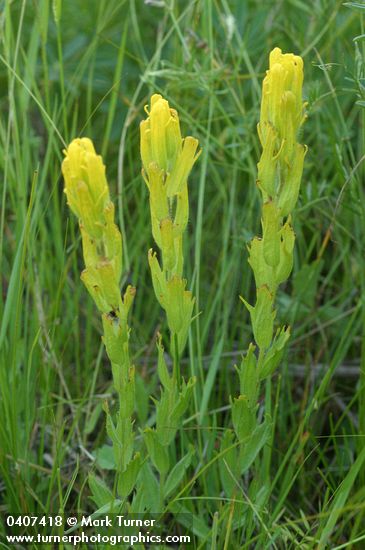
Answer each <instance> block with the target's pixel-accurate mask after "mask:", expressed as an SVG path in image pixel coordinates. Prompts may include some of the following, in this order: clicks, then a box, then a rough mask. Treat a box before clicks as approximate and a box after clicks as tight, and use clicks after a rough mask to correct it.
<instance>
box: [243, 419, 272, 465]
mask: <svg viewBox="0 0 365 550" xmlns="http://www.w3.org/2000/svg"><path fill="white" fill-rule="evenodd" d="M271 430H272V423H271V422H269V421H268V420H265V422H263V423H262V424H260V425H259V426H257V428H256V429H255V430H254V432H253V433H252V435H251V437H250V439H249V440H248V441H247V443H244V444H243V445H242V446H241V449H240V468H241V475H243V474H244V473H245V472H246V471H247V470H248V469H249V467H250V466H251V464H252V463H253V461H254V460H255V458H256V457H257V455H258V453H259V452H260V451H261V449H262V447H263V446H264V445H265V444H266V443H267V442H268V441H269V439H270V436H271Z"/></svg>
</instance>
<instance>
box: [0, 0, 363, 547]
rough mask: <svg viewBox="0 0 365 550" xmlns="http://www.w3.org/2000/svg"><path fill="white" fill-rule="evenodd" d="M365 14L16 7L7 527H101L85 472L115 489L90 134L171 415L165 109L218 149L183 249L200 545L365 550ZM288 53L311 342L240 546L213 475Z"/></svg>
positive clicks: (10, 112) (4, 428)
mask: <svg viewBox="0 0 365 550" xmlns="http://www.w3.org/2000/svg"><path fill="white" fill-rule="evenodd" d="M360 4H361V2H360ZM364 13H365V12H364V11H363V10H362V9H361V7H358V8H356V6H352V7H351V6H348V5H347V6H345V5H344V4H343V3H342V2H338V1H335V0H311V1H309V2H302V1H300V0H281V1H279V2H276V1H265V2H261V1H259V0H247V1H246V0H244V1H240V0H211V1H210V0H196V1H189V2H184V1H178V0H175V1H172V0H171V1H167V0H166V2H164V1H157V0H156V1H152V0H151V1H150V2H142V0H130V1H123V0H108V1H106V0H90V1H88V2H82V1H80V0H77V1H76V0H75V1H74V2H63V3H62V2H61V1H60V0H58V1H54V2H53V3H51V2H49V1H47V0H43V1H42V0H38V1H36V0H34V1H29V2H27V1H25V0H24V1H20V0H18V1H13V2H10V1H6V2H3V3H2V8H1V12H0V32H1V57H0V112H1V119H0V168H1V172H2V177H1V195H0V196H1V212H0V216H1V220H0V223H1V226H0V261H1V266H0V273H1V290H2V292H1V293H0V319H1V327H0V347H1V351H0V353H1V355H0V361H1V365H0V511H1V512H7V511H12V512H22V513H27V512H39V513H41V512H45V513H47V512H53V513H56V512H58V511H59V510H62V509H65V510H88V509H90V506H91V508H92V505H91V502H90V500H89V498H88V497H89V490H88V488H87V485H86V478H87V473H88V472H89V471H90V469H96V471H97V472H98V473H99V475H101V476H103V475H104V476H106V477H107V472H106V471H105V469H103V468H101V467H100V466H105V461H107V453H106V456H104V455H102V456H100V453H99V455H98V460H97V461H96V462H95V460H94V457H93V454H92V453H93V452H94V451H95V449H96V448H100V447H102V446H103V445H104V444H105V443H107V441H106V434H105V429H104V416H103V412H102V403H103V400H104V399H105V398H108V399H109V400H112V399H113V394H112V391H111V373H110V370H109V365H108V361H107V359H106V356H105V353H104V351H103V349H102V345H101V340H100V334H101V323H100V320H99V316H98V314H97V312H96V310H95V307H94V306H93V304H92V302H91V299H90V298H89V296H88V295H87V293H86V291H85V289H84V288H83V286H82V284H81V282H80V281H79V274H80V271H81V269H82V259H81V246H80V245H81V243H80V239H79V235H78V228H77V224H76V223H75V220H74V219H73V217H71V216H70V215H69V211H68V209H67V207H66V201H65V196H64V194H63V192H62V187H63V182H62V178H61V174H60V163H61V160H62V149H63V148H64V146H65V144H67V143H68V142H69V141H70V140H71V139H72V138H74V137H76V136H88V137H90V138H92V139H93V140H94V143H95V145H96V148H97V150H98V151H99V152H102V154H103V156H104V161H105V163H106V166H107V175H108V179H109V183H110V187H111V190H112V196H113V199H114V200H115V201H116V203H117V206H118V213H117V217H118V221H119V225H120V227H121V230H122V233H123V238H124V265H125V276H124V283H128V282H131V283H133V284H135V285H136V286H137V297H136V300H135V305H134V309H133V312H132V316H131V321H130V324H131V327H132V335H131V349H132V353H133V360H134V362H135V364H136V367H137V370H138V372H139V373H140V381H139V387H140V394H141V402H140V403H139V407H138V413H139V420H140V421H141V423H142V424H143V422H144V421H145V420H146V418H147V417H148V416H149V414H150V412H151V411H152V409H153V407H152V403H151V402H150V401H149V400H148V394H149V390H151V391H153V390H154V385H155V382H156V380H155V376H154V373H155V362H156V350H155V344H154V340H155V335H156V331H157V330H161V331H162V332H163V331H164V330H165V328H166V326H165V321H164V315H163V312H162V311H161V309H160V308H159V305H158V304H157V302H156V300H155V297H154V293H153V290H152V285H151V280H150V275H149V270H148V265H147V250H148V249H149V248H150V247H151V246H152V245H153V242H152V237H151V232H150V221H149V209H148V206H147V204H148V194H147V189H146V187H145V184H144V182H143V180H142V178H141V175H140V170H141V162H140V158H139V122H140V120H141V119H142V118H143V116H144V111H143V107H144V105H145V104H146V103H147V102H148V98H149V96H150V94H151V93H153V92H160V93H163V95H164V96H165V97H166V98H167V99H168V100H169V101H170V103H171V105H172V106H173V107H175V108H176V109H178V111H179V114H180V118H181V121H182V131H183V134H184V135H186V134H189V135H193V136H196V137H198V138H199V140H200V143H201V146H202V148H203V153H202V156H201V157H200V160H199V162H198V163H197V165H196V167H195V168H194V170H193V174H192V176H191V178H190V187H189V188H190V205H191V214H190V223H189V231H188V232H189V236H188V238H187V239H186V243H185V244H186V264H185V265H186V267H185V269H186V275H187V278H188V280H189V282H190V285H191V288H192V290H193V292H194V294H195V296H196V297H197V311H199V312H201V314H200V316H199V317H198V318H197V320H196V321H195V322H194V323H193V327H192V330H191V335H190V338H189V345H188V351H187V353H186V356H185V358H184V360H183V369H185V372H186V375H188V374H190V373H194V374H196V375H197V376H198V386H197V390H196V394H195V399H194V405H193V407H192V408H191V410H190V412H189V421H187V422H186V425H185V428H186V434H187V441H190V442H192V443H193V444H194V445H195V446H196V449H197V455H196V457H195V462H194V473H196V474H197V475H198V481H197V483H196V484H195V487H194V488H192V487H191V486H186V490H185V493H184V495H183V496H184V498H185V500H184V505H185V506H186V508H187V509H188V510H190V511H192V512H193V513H194V514H196V515H197V516H199V517H200V518H201V522H202V525H201V526H200V527H199V528H196V529H195V531H196V533H195V534H196V536H197V539H198V542H197V547H202V548H205V547H207V548H223V547H225V548H235V547H242V548H256V547H257V548H266V547H267V548H269V547H270V548H271V547H277V548H297V547H300V548H317V545H318V541H320V540H321V541H322V543H323V544H325V543H327V544H328V545H329V547H330V548H344V547H348V548H363V547H364V544H365V542H364V541H365V529H364V524H365V515H364V497H365V487H364V481H365V454H364V453H365V450H364V449H365V445H364V443H365V439H364V433H365V393H364V381H365V376H364V374H363V376H362V377H361V368H364V361H365V348H364V343H365V333H364V326H365V322H364V321H365V309H364V303H363V296H364V291H365V265H364V263H365V261H364V257H365V256H364V245H363V243H364V242H365V234H364V233H365V212H364V208H365V207H364V205H365V201H364V189H363V181H364V175H365V169H364V163H363V159H364V157H363V155H364V143H365V140H364V106H365V92H364V59H365V56H364V46H363V44H364V40H362V39H361V37H360V38H358V39H357V40H356V41H354V40H353V38H355V37H359V36H360V35H361V34H363V33H364V28H363V23H364V22H363V16H362V14H364ZM274 46H280V47H281V48H282V49H283V51H293V52H295V53H298V54H300V55H302V56H303V58H304V62H305V87H304V94H305V98H306V100H307V101H308V107H307V110H308V121H307V123H306V124H305V125H304V127H303V130H302V136H301V140H302V141H303V142H304V143H306V144H307V145H308V147H309V152H308V155H307V157H306V165H305V171H304V177H303V184H302V191H301V196H300V200H299V203H298V206H297V209H296V212H295V219H294V226H295V230H296V234H297V244H296V256H295V266H294V271H293V274H292V277H291V280H290V282H289V283H288V284H287V285H286V286H285V287H283V288H282V289H281V290H280V292H279V294H278V318H279V320H281V322H283V323H287V322H289V323H290V324H291V326H292V339H291V342H290V349H289V352H288V354H287V358H286V361H285V362H284V364H283V365H282V366H281V368H280V369H279V374H278V375H276V376H275V378H274V380H273V381H272V384H271V385H268V387H267V388H266V393H267V396H268V395H271V404H272V407H271V408H272V410H271V413H272V414H273V416H274V419H275V435H274V439H273V441H272V445H271V447H270V449H269V451H268V452H266V453H265V455H264V459H263V462H262V469H263V470H264V471H265V478H266V479H267V484H266V485H265V487H262V486H261V487H260V486H256V487H255V485H254V484H252V483H251V484H250V490H249V491H247V487H248V482H249V480H248V479H245V480H239V483H238V485H237V493H236V498H237V499H239V500H241V501H244V502H246V503H247V502H253V503H255V506H253V508H252V509H251V508H250V510H251V516H250V517H249V518H248V519H247V522H246V527H245V528H244V527H241V528H239V529H236V530H234V529H233V528H232V525H231V523H230V510H231V509H232V507H230V506H231V503H230V502H229V500H228V501H225V500H223V499H222V498H221V497H222V494H221V493H220V489H219V482H218V473H217V468H216V464H215V463H213V464H212V465H211V467H208V469H207V470H206V471H205V472H203V473H201V474H199V472H200V471H201V470H202V467H203V466H204V465H206V464H207V463H209V461H210V460H211V459H213V458H214V456H215V453H216V449H217V445H218V441H219V439H220V434H221V429H222V428H223V427H225V426H228V425H229V424H230V414H229V411H228V409H229V396H230V395H235V394H236V393H237V375H236V374H235V372H234V369H233V365H234V363H235V362H237V361H239V360H240V356H241V353H243V352H244V351H245V350H246V349H247V346H248V344H249V342H250V340H251V338H252V336H251V329H250V324H249V319H248V315H247V312H246V311H245V308H244V307H243V304H241V303H240V301H239V294H242V295H244V296H246V297H250V298H251V299H252V296H253V291H254V285H253V280H252V276H251V273H250V270H249V267H248V264H247V253H246V243H247V242H248V241H249V239H250V238H251V237H252V236H253V235H255V234H256V233H257V232H258V231H259V200H258V199H259V197H258V191H257V189H256V186H255V175H256V163H257V161H258V158H259V154H260V149H259V144H258V137H257V133H256V123H257V121H258V116H259V104H260V87H261V81H262V78H263V76H264V73H265V69H266V67H267V64H268V53H269V51H270V50H271V49H272V48H273V47H274ZM165 332H166V331H165ZM262 399H264V395H263V396H262ZM227 411H228V412H227ZM104 454H105V447H104ZM103 460H104V461H103ZM263 489H264V490H265V491H267V495H268V497H267V499H266V500H265V499H264V500H265V502H264V504H263V505H262V506H261V508H260V491H261V492H262V490H263ZM261 500H262V499H261ZM215 513H216V515H214V514H215ZM212 518H214V521H213V519H212ZM212 521H213V534H212V530H211V526H212ZM247 525H249V526H248V527H247ZM250 526H251V527H252V528H251V527H250ZM255 526H256V527H255ZM257 526H258V527H257ZM2 529H3V527H2ZM199 529H200V531H199ZM215 529H216V531H217V532H215ZM245 529H246V530H245ZM198 531H199V532H198ZM243 532H244V534H245V537H244V538H245V542H242V533H243ZM326 541H327V542H326ZM322 543H321V544H322ZM214 544H216V546H214ZM241 544H242V546H241ZM224 545H226V546H224Z"/></svg>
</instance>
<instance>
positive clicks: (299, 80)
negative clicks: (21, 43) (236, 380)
mask: <svg viewBox="0 0 365 550" xmlns="http://www.w3.org/2000/svg"><path fill="white" fill-rule="evenodd" d="M302 86H303V60H302V58H301V57H299V56H297V55H294V54H292V53H288V54H283V53H282V51H281V50H280V49H279V48H275V49H274V50H273V51H272V52H271V54H270V62H269V69H268V70H267V72H266V76H265V78H264V81H263V85H262V101H261V112H260V121H259V123H258V127H257V129H258V135H259V139H260V142H261V146H262V153H261V157H260V160H259V162H258V165H257V171H258V174H257V185H258V187H259V189H260V191H261V198H262V209H261V225H262V235H261V237H254V238H253V239H252V241H251V242H250V244H249V246H248V252H249V258H248V262H249V264H250V266H251V268H252V270H253V273H254V277H255V283H256V301H255V305H251V304H249V303H248V302H247V301H246V300H244V299H243V298H241V299H242V301H243V302H244V304H245V305H246V307H247V309H248V311H249V313H250V318H251V325H252V331H253V336H254V341H255V344H250V346H249V349H248V352H247V354H246V356H245V357H244V358H243V360H242V362H241V366H240V368H239V369H237V370H238V374H239V377H240V395H239V397H238V398H237V399H233V400H232V422H233V427H234V430H235V433H236V436H237V437H238V439H239V440H240V441H241V442H242V444H241V445H240V449H239V459H238V460H237V464H238V466H237V468H238V469H239V470H240V471H239V472H236V473H237V474H241V473H243V471H244V470H245V469H247V467H248V462H249V461H248V459H247V456H249V454H247V453H248V451H247V449H248V448H249V446H250V438H252V441H255V452H256V453H257V452H258V451H259V449H260V448H262V446H264V445H265V443H266V442H267V441H268V440H269V438H270V433H271V428H270V421H269V420H265V421H264V422H263V423H262V424H258V421H257V416H256V415H257V408H258V405H257V400H258V396H259V391H260V383H261V381H262V380H263V379H265V378H267V377H269V376H271V375H272V373H273V372H274V371H275V369H276V368H277V366H278V365H279V363H280V361H281V358H282V356H283V353H284V350H285V346H286V344H287V341H288V339H289V336H290V329H289V327H285V326H283V327H279V328H278V329H277V330H276V331H275V330H274V321H275V315H276V311H275V309H274V305H275V296H276V292H277V289H278V286H279V285H280V284H281V283H283V282H284V281H286V280H287V278H288V277H289V275H290V273H291V270H292V267H293V249H294V243H295V234H294V231H293V228H292V222H291V213H292V211H293V209H294V207H295V204H296V202H297V199H298V194H299V187H300V182H301V178H302V172H303V162H304V157H305V154H306V152H307V147H306V146H305V145H302V144H301V143H299V142H298V132H299V129H300V127H301V125H302V123H303V121H304V119H305V115H304V107H305V104H304V103H303V100H302ZM256 347H258V353H257V354H256V352H255V350H256ZM255 438H256V439H257V441H259V443H257V441H256V440H255ZM243 442H246V443H243ZM229 444H230V440H227V441H223V447H224V445H229ZM253 456H254V455H253Z"/></svg>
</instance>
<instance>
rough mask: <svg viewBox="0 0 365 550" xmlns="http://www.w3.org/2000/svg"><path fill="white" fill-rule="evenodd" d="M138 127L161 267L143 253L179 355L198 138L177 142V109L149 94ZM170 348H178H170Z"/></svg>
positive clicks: (187, 315)
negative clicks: (190, 188)
mask: <svg viewBox="0 0 365 550" xmlns="http://www.w3.org/2000/svg"><path fill="white" fill-rule="evenodd" d="M146 112H147V114H148V117H147V119H146V120H143V121H142V122H141V125H140V140H141V141H140V146H141V157H142V163H143V170H142V174H143V177H144V180H145V182H146V185H147V187H148V190H149V196H150V211H151V224H152V234H153V238H154V240H155V242H156V244H157V246H158V247H159V249H160V250H161V260H162V262H161V264H162V265H161V264H160V262H159V260H158V259H157V256H156V254H155V252H153V251H152V249H151V250H150V251H149V253H148V261H149V264H150V269H151V274H152V283H153V287H154V290H155V294H156V297H157V299H158V301H159V302H160V304H161V306H162V307H163V309H164V310H165V311H166V316H167V322H168V326H169V329H170V332H171V340H172V347H173V348H175V353H178V355H180V354H181V353H182V351H183V348H184V346H185V343H186V339H187V334H188V330H189V326H190V323H191V317H192V313H193V307H194V298H193V296H192V294H191V292H190V291H188V290H186V280H185V279H183V278H182V274H183V262H184V259H183V233H184V231H185V228H186V225H187V223H188V218H189V199H188V176H189V174H190V171H191V169H192V167H193V165H194V163H195V161H196V160H197V158H198V156H199V154H200V152H197V149H198V144H199V142H198V140H197V139H195V138H193V137H190V136H188V137H186V138H182V136H181V131H180V121H179V116H178V114H177V111H176V110H175V109H171V108H170V106H169V103H168V101H167V100H166V99H164V98H163V97H162V96H161V95H159V94H154V95H152V97H151V100H150V107H149V108H148V107H146ZM176 345H177V347H178V350H176Z"/></svg>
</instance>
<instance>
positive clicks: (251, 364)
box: [238, 344, 259, 407]
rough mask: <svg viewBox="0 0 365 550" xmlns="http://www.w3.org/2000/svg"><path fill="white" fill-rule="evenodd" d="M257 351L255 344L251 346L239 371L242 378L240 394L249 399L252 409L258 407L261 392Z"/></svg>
mask: <svg viewBox="0 0 365 550" xmlns="http://www.w3.org/2000/svg"><path fill="white" fill-rule="evenodd" d="M255 349H256V348H255V346H254V345H253V344H250V345H249V348H248V352H247V355H246V357H244V358H243V359H242V363H241V368H240V369H239V370H238V374H239V377H240V394H241V395H244V396H245V397H247V399H248V403H249V405H250V406H251V407H254V406H255V405H256V401H257V396H258V390H259V378H258V368H257V360H256V356H255Z"/></svg>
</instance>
